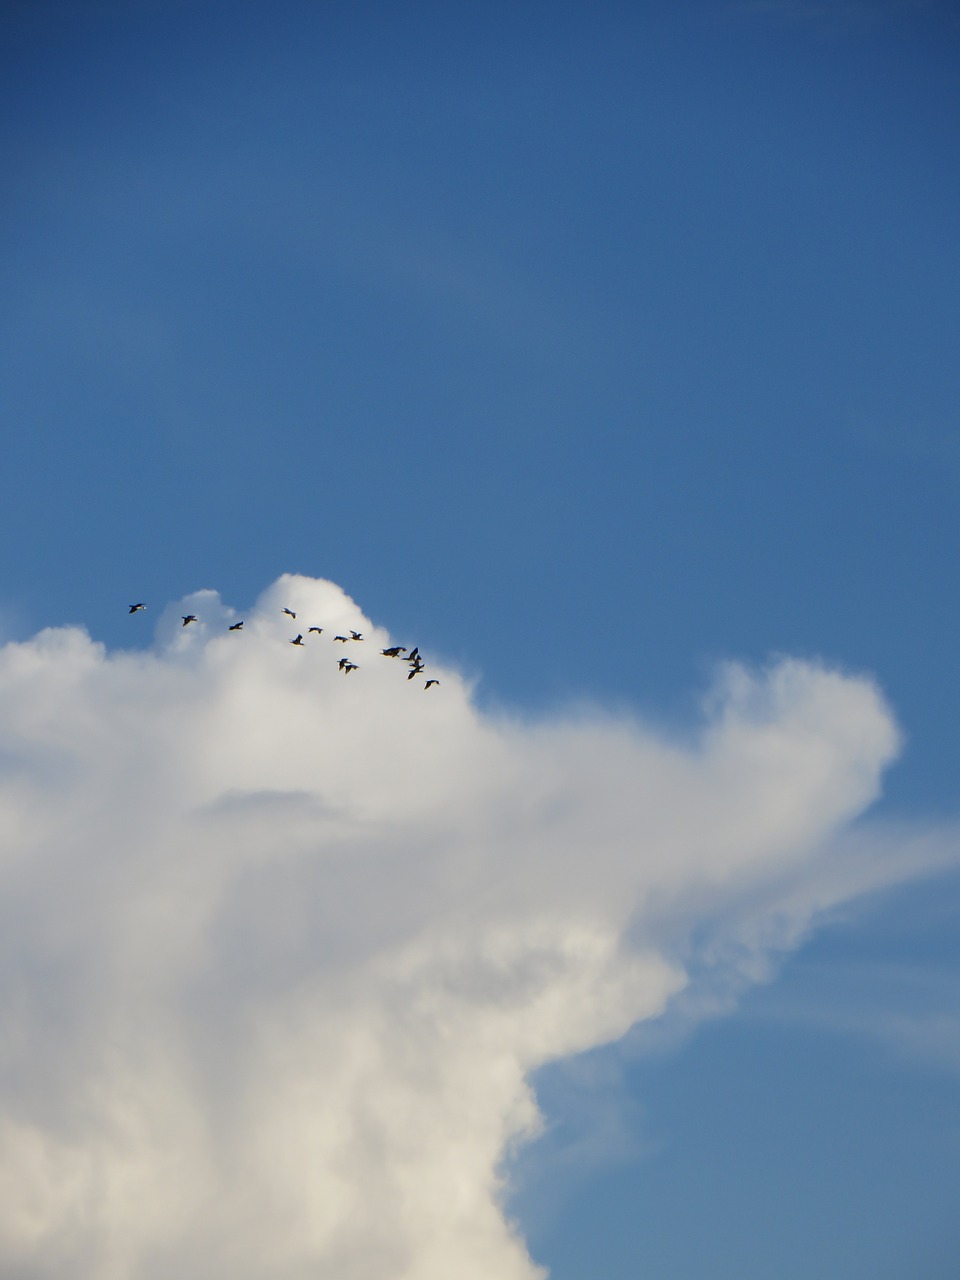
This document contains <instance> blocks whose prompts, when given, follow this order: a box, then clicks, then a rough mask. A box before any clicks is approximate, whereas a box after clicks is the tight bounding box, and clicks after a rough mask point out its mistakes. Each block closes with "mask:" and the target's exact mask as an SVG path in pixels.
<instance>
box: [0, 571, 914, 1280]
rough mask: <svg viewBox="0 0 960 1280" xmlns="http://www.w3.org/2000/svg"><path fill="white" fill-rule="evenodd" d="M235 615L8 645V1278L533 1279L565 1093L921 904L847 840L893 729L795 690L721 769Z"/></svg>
mask: <svg viewBox="0 0 960 1280" xmlns="http://www.w3.org/2000/svg"><path fill="white" fill-rule="evenodd" d="M284 607H287V608H290V609H292V610H294V611H295V612H296V613H297V622H296V624H295V626H294V627H293V628H291V626H290V619H289V618H288V617H287V616H286V615H284V614H283V613H282V612H281V610H282V609H283V608H284ZM188 613H193V614H195V615H196V616H197V618H198V621H197V622H196V623H194V624H192V625H190V626H189V627H186V628H184V627H182V626H181V623H180V618H181V615H182V614H188ZM148 617H149V615H144V614H141V615H138V616H137V617H135V618H132V619H131V620H130V625H131V628H133V627H141V626H144V625H148V623H147V618H148ZM235 617H236V615H235V614H234V613H233V612H232V610H230V609H228V608H226V607H225V606H224V605H223V604H222V603H221V601H220V599H219V597H218V596H217V595H216V593H214V592H210V591H204V592H199V593H196V594H194V595H192V596H189V597H187V598H186V599H185V600H184V601H181V602H179V603H178V604H176V605H175V606H171V607H170V609H168V610H167V612H166V613H165V614H164V615H163V616H162V617H161V618H160V620H159V623H158V625H157V631H156V637H155V641H154V644H153V647H152V648H150V649H148V650H135V651H134V650H131V651H122V652H107V651H106V650H105V649H104V648H103V646H101V645H99V644H96V643H94V642H93V641H91V640H90V638H89V637H88V636H87V635H86V634H85V633H84V632H82V631H80V630H76V629H66V628H65V629H53V630H47V631H44V632H41V633H40V634H39V635H37V636H36V637H34V638H33V639H32V640H30V641H28V642H26V643H21V644H7V645H6V646H4V647H3V648H2V649H0V1271H2V1273H3V1274H4V1275H9V1276H17V1277H24V1278H25V1280H26V1278H27V1277H29V1278H30V1280H46V1278H47V1277H50V1278H51V1280H52V1277H54V1276H56V1277H62V1276H64V1275H71V1276H73V1277H76V1278H77V1280H121V1278H123V1280H161V1278H163V1280H167V1278H168V1277H169V1276H170V1275H173V1274H177V1275H181V1276H184V1277H186V1278H187V1280H208V1278H209V1280H214V1278H217V1280H219V1278H220V1277H222V1276H225V1275H230V1276H231V1277H233V1278H234V1280H254V1278H257V1280H260V1278H262V1277H265V1276H270V1277H271V1278H272V1280H301V1277H306V1276H316V1275H318V1274H323V1275H336V1276H337V1277H338V1278H339V1280H370V1277H375V1276H389V1277H391V1280H449V1277H450V1276H451V1275H455V1276H457V1277H458V1280H489V1278H490V1277H491V1276H496V1277H497V1278H498V1280H534V1277H537V1276H540V1275H542V1271H541V1269H540V1268H538V1266H537V1265H536V1264H535V1263H534V1262H533V1261H532V1260H531V1259H530V1257H529V1256H528V1254H527V1251H526V1249H525V1247H524V1244H523V1241H522V1239H521V1238H520V1235H519V1233H518V1231H517V1229H516V1227H515V1226H514V1225H513V1224H511V1222H510V1221H509V1219H508V1217H507V1215H506V1214H505V1212H504V1208H503V1200H504V1185H503V1174H502V1169H503V1161H504V1158H505V1156H506V1155H507V1154H508V1153H509V1152H510V1151H511V1150H512V1149H514V1148H515V1147H516V1145H517V1144H518V1143H521V1142H522V1141H523V1140H524V1139H525V1138H528V1137H530V1136H531V1135H533V1134H534V1133H535V1132H536V1130H537V1125H538V1123H539V1116H538V1111H537V1106H536V1100H535V1097H534V1096H533V1093H532V1091H531V1087H530V1084H529V1080H530V1076H531V1074H532V1073H533V1072H534V1071H535V1070H536V1069H537V1068H538V1067H540V1066H541V1065H543V1064H544V1063H546V1062H549V1061H551V1060H556V1059H559V1058H563V1057H565V1056H567V1055H572V1054H575V1053H578V1052H581V1051H583V1050H586V1049H589V1048H591V1047H593V1046H596V1045H600V1044H604V1043H608V1042H610V1041H613V1040H615V1039H617V1038H619V1037H622V1036H623V1035H624V1034H625V1033H626V1032H627V1031H628V1030H629V1029H630V1028H631V1026H633V1025H634V1024H636V1023H638V1022H641V1021H643V1020H645V1019H652V1018H655V1017H656V1016H657V1015H658V1014H660V1013H661V1012H662V1011H663V1010H664V1009H665V1008H666V1007H667V1006H668V1004H669V1003H670V1002H671V1000H672V999H674V998H676V997H677V996H678V993H681V992H682V991H684V989H685V988H687V989H688V990H689V989H690V986H691V978H696V975H697V974H698V973H699V972H700V971H707V970H710V971H724V972H735V973H737V974H739V975H740V976H741V978H742V977H743V976H744V975H746V977H747V978H748V979H750V980H755V978H756V977H758V976H762V967H763V963H764V957H766V956H768V955H769V954H770V952H771V950H772V949H774V950H775V949H776V948H777V947H784V946H790V945H793V944H795V942H796V940H797V939H798V938H799V937H801V936H802V934H803V931H804V930H805V929H806V928H807V927H809V923H810V921H811V919H812V918H813V917H814V916H815V915H816V913H817V912H819V911H822V910H823V909H824V908H825V907H828V906H830V905H831V904H833V903H836V902H838V901H842V900H844V899H845V898H849V897H850V896H851V895H853V894H855V893H858V892H861V891H862V890H863V888H864V887H865V886H869V885H870V884H872V883H874V882H876V881H877V880H878V879H881V880H882V879H883V878H884V877H887V878H889V877H891V876H893V875H894V874H902V868H901V869H900V871H893V870H891V867H892V866H894V864H895V863H896V858H895V857H894V856H893V855H891V856H890V857H888V858H886V859H884V858H883V857H880V858H877V857H875V856H873V855H872V854H871V853H870V852H869V851H867V852H864V848H863V842H862V840H861V841H859V842H858V838H857V837H856V835H850V834H846V835H845V834H844V833H845V832H846V831H847V830H848V828H849V824H850V823H851V822H852V821H853V820H854V819H855V818H856V817H857V815H858V814H860V813H861V811H863V810H864V809H865V808H866V807H867V806H868V805H869V804H870V802H871V801H872V800H873V799H874V798H875V797H876V796H877V794H878V791H879V786H880V777H881V774H882V771H883V769H884V767H885V766H886V765H887V764H888V763H889V762H890V761H891V759H892V758H893V757H894V755H895V753H896V750H897V740H898V735H897V730H896V728H895V725H894V724H893V721H892V719H891V716H890V713H889V711H888V709H887V708H886V706H885V704H884V702H883V699H882V697H881V696H880V694H879V693H878V691H877V690H876V688H875V687H874V686H873V685H872V684H871V683H870V682H869V681H867V680H865V679H862V678H855V677H852V676H849V675H844V674H840V673H837V672H834V671H830V670H826V669H824V668H822V667H819V666H816V665H811V664H808V663H802V662H797V661H790V660H784V661H781V662H779V663H777V664H775V665H773V666H772V667H770V668H769V669H768V670H766V671H763V672H760V673H750V672H748V671H746V670H744V669H742V668H739V667H730V668H729V669H727V670H726V671H725V672H723V673H722V674H721V676H720V678H719V679H718V682H717V685H716V687H715V689H714V691H713V693H712V695H711V698H710V700H709V702H708V705H707V707H706V708H705V712H704V721H703V724H702V726H701V728H700V729H699V731H698V733H697V735H696V736H695V737H693V738H691V739H690V740H689V741H680V740H671V739H669V738H668V737H667V736H665V735H664V733H663V732H659V731H655V730H652V729H650V728H648V727H645V726H644V725H643V724H641V723H637V722H634V721H631V720H629V719H624V718H620V719H616V718H611V717H609V716H604V715H602V714H600V713H597V714H595V715H586V714H583V713H579V714H577V715H576V716H572V717H568V718H560V717H558V718H555V719H552V720H544V721H540V722H537V723H525V722H521V721H515V720H510V719H509V718H505V717H491V716H489V715H485V714H483V713H481V712H480V711H478V710H477V709H476V707H475V705H474V704H473V702H472V699H471V690H470V688H469V687H468V685H467V684H466V683H465V682H464V681H463V680H462V679H461V678H460V676H459V675H458V674H457V672H455V671H453V670H450V669H440V668H437V667H434V666H431V667H430V669H429V670H428V671H427V672H425V673H424V674H425V676H426V675H436V676H438V677H439V679H440V681H441V684H440V686H439V688H435V689H431V690H429V691H425V690H424V689H423V678H418V679H416V680H413V681H408V680H407V679H406V675H407V668H406V666H405V665H404V663H403V662H402V660H400V661H394V660H391V659H388V658H384V657H381V656H380V655H379V653H378V650H379V649H381V648H383V647H386V646H387V645H388V644H389V643H391V642H393V643H397V642H400V643H403V642H406V643H408V644H411V643H413V644H415V643H417V641H418V640H421V641H422V638H420V637H399V638H398V640H393V638H392V637H390V636H389V635H388V633H387V631H386V630H384V629H382V628H380V627H377V626H375V625H374V624H373V623H371V622H370V620H369V619H367V618H365V617H364V616H363V615H362V614H361V612H360V610H359V609H358V607H357V606H356V605H355V604H354V603H353V601H352V600H350V599H349V597H347V596H346V595H345V594H344V593H343V592H342V591H341V590H340V589H339V588H338V587H337V586H335V585H334V584H332V583H329V582H323V581H316V580H313V579H308V578H304V577H294V576H285V577H283V578H281V579H280V580H279V581H278V582H277V583H275V584H274V585H273V586H272V587H270V588H269V589H268V590H267V591H266V592H265V593H264V595H263V596H262V597H261V599H260V600H259V602H258V603H257V605H256V607H255V609H254V610H253V611H251V613H249V614H247V615H245V625H244V628H243V630H242V631H238V632H230V631H228V630H227V626H228V624H229V623H230V622H232V621H233V620H234V619H235ZM313 625H316V626H322V627H323V628H324V632H323V634H322V635H321V636H319V637H318V636H316V635H315V634H309V633H308V631H307V628H308V627H309V626H313ZM351 627H352V628H355V629H356V630H358V631H361V632H363V634H364V637H365V638H364V640H363V641H361V642H350V643H349V644H347V645H341V644H338V643H336V642H334V641H333V640H332V637H333V636H334V635H335V634H337V633H342V634H349V631H348V630H345V629H348V628H351ZM297 629H299V630H300V631H301V632H302V633H303V634H304V638H305V643H304V645H303V646H302V647H300V646H294V645H291V644H289V643H288V641H289V640H290V639H291V638H292V635H293V634H294V633H295V631H296V630H297ZM344 653H347V654H348V655H349V656H350V657H351V658H352V659H353V661H355V662H357V663H358V668H359V669H358V670H357V671H356V672H354V673H352V674H351V675H349V676H344V675H343V674H341V673H340V672H339V671H338V670H337V659H338V658H339V657H341V656H343V655H344ZM931 856H932V855H931ZM928 860H929V859H928ZM897 865H899V864H897ZM693 985H696V983H694V984H693Z"/></svg>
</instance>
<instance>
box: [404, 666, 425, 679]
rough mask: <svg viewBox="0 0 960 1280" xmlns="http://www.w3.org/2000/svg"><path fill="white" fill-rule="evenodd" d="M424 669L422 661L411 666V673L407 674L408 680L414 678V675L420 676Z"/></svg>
mask: <svg viewBox="0 0 960 1280" xmlns="http://www.w3.org/2000/svg"><path fill="white" fill-rule="evenodd" d="M422 670H423V663H422V662H421V663H419V664H418V665H417V666H415V667H411V668H410V673H409V675H408V676H407V679H408V680H412V679H413V677H414V676H418V675H419V674H420V672H421V671H422Z"/></svg>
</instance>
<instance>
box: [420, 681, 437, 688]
mask: <svg viewBox="0 0 960 1280" xmlns="http://www.w3.org/2000/svg"><path fill="white" fill-rule="evenodd" d="M439 683H440V681H439V680H428V681H427V683H426V684H425V685H424V686H423V687H424V688H425V689H429V688H430V686H431V685H432V684H439Z"/></svg>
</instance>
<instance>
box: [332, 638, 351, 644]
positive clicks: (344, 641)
mask: <svg viewBox="0 0 960 1280" xmlns="http://www.w3.org/2000/svg"><path fill="white" fill-rule="evenodd" d="M333 638H334V640H342V641H343V643H344V644H346V643H347V640H348V639H349V636H334V637H333Z"/></svg>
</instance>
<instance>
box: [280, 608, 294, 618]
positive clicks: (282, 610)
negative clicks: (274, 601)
mask: <svg viewBox="0 0 960 1280" xmlns="http://www.w3.org/2000/svg"><path fill="white" fill-rule="evenodd" d="M280 612H281V613H285V614H287V615H288V617H291V618H295V617H296V616H297V615H296V614H295V613H294V612H293V610H292V609H281V610H280Z"/></svg>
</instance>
